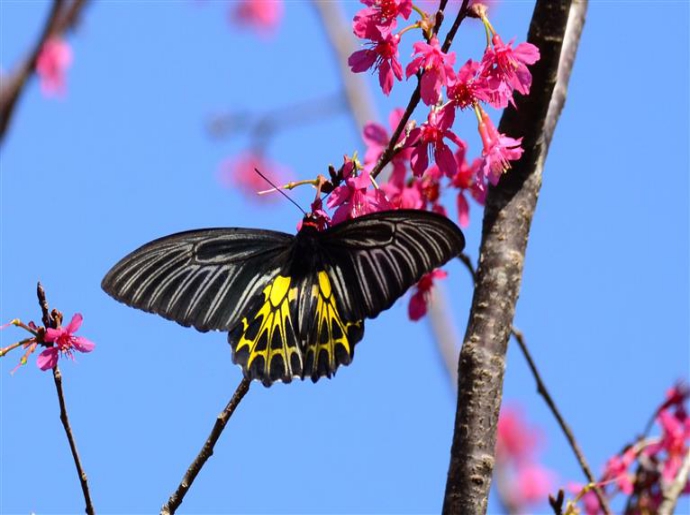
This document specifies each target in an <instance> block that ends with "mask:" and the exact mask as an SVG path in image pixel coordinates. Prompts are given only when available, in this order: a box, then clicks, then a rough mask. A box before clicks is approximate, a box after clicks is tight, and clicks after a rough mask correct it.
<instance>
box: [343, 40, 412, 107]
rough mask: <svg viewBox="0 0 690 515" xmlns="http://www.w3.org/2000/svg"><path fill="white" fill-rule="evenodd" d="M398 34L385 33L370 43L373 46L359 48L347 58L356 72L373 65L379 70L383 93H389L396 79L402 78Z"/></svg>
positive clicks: (363, 70) (365, 69)
mask: <svg viewBox="0 0 690 515" xmlns="http://www.w3.org/2000/svg"><path fill="white" fill-rule="evenodd" d="M399 43H400V36H399V35H398V34H385V35H383V36H382V37H381V39H379V40H375V41H372V42H371V43H369V45H370V46H371V48H365V49H364V50H357V51H356V52H355V53H353V54H352V55H351V56H350V57H349V58H348V60H347V64H348V65H349V66H350V69H351V70H352V71H353V72H355V73H360V72H365V71H367V70H368V69H369V68H371V67H372V66H373V67H374V69H375V70H376V69H378V71H379V84H380V86H381V89H382V90H383V93H384V94H385V95H389V94H390V92H391V90H392V89H393V83H394V79H396V78H397V79H398V80H402V77H403V75H402V65H401V64H400V61H398V56H399V53H398V44H399Z"/></svg>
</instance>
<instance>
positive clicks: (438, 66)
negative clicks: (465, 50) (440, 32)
mask: <svg viewBox="0 0 690 515" xmlns="http://www.w3.org/2000/svg"><path fill="white" fill-rule="evenodd" d="M413 47H414V54H413V55H415V54H419V56H418V57H416V58H415V59H413V60H412V62H411V63H410V64H408V65H407V68H406V69H405V74H406V75H407V78H408V79H409V78H410V77H411V76H412V75H414V74H415V73H417V72H418V71H419V70H420V69H423V70H424V74H423V75H422V79H421V97H422V101H423V102H424V103H425V104H426V105H435V104H436V103H437V102H438V100H439V97H440V96H441V88H442V87H443V86H445V85H446V84H448V83H449V81H450V80H451V79H452V78H453V76H454V74H453V65H454V64H455V52H451V53H450V54H446V53H444V52H443V51H442V50H441V45H439V43H438V39H437V38H436V36H434V37H433V38H431V41H429V43H425V42H423V41H418V42H416V43H414V45H413Z"/></svg>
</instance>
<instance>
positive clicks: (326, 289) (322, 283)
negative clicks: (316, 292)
mask: <svg viewBox="0 0 690 515" xmlns="http://www.w3.org/2000/svg"><path fill="white" fill-rule="evenodd" d="M319 288H320V290H321V295H323V296H324V297H326V298H328V297H330V296H331V281H330V279H329V278H328V274H327V273H326V272H319Z"/></svg>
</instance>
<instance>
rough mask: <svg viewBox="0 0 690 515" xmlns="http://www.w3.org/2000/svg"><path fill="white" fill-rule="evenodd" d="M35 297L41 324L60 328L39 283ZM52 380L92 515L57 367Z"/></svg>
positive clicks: (86, 484)
mask: <svg viewBox="0 0 690 515" xmlns="http://www.w3.org/2000/svg"><path fill="white" fill-rule="evenodd" d="M36 295H37V297H38V304H39V306H40V307H41V313H42V318H43V324H44V325H45V327H46V328H49V327H51V328H53V329H57V328H58V327H59V326H60V320H61V319H62V315H60V314H59V312H58V311H56V310H53V313H51V312H50V310H49V308H48V300H47V299H46V292H45V290H44V289H43V286H42V285H41V283H40V282H39V283H38V286H37V287H36ZM53 380H54V382H55V389H56V390H57V396H58V403H59V404H60V422H62V427H64V429H65V434H66V435H67V441H68V442H69V448H70V451H72V458H73V459H74V465H75V466H76V468H77V474H78V475H79V482H80V483H81V491H82V493H83V495H84V502H85V503H86V508H85V512H86V513H87V515H94V513H95V511H94V508H93V502H92V501H91V492H90V491H89V482H88V479H87V477H86V472H84V467H83V466H82V464H81V459H79V452H78V451H77V442H76V440H75V439H74V433H73V432H72V426H71V425H70V423H69V417H68V416H67V405H66V404H65V394H64V391H63V390H62V374H61V373H60V369H59V368H58V366H57V365H55V367H53Z"/></svg>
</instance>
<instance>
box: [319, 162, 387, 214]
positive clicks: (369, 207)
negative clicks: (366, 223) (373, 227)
mask: <svg viewBox="0 0 690 515" xmlns="http://www.w3.org/2000/svg"><path fill="white" fill-rule="evenodd" d="M348 163H351V161H348ZM348 163H346V165H347V164H348ZM348 168H349V170H350V171H345V170H347V169H348ZM343 176H344V177H345V184H341V185H340V186H338V187H337V188H335V189H334V190H333V192H332V193H331V194H330V195H329V197H328V200H327V201H326V205H327V206H328V207H329V208H330V209H333V208H336V207H337V209H336V211H335V213H333V223H334V224H339V223H340V222H343V221H345V220H348V219H352V218H357V217H359V216H362V215H366V214H368V213H375V212H377V211H386V210H389V209H392V208H393V206H392V205H391V204H390V202H388V199H387V198H386V195H385V194H384V192H383V191H381V190H380V189H370V188H371V187H372V183H371V176H370V175H369V172H368V171H367V170H362V171H361V172H360V174H359V175H356V174H355V168H354V166H351V167H345V168H344V172H343Z"/></svg>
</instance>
